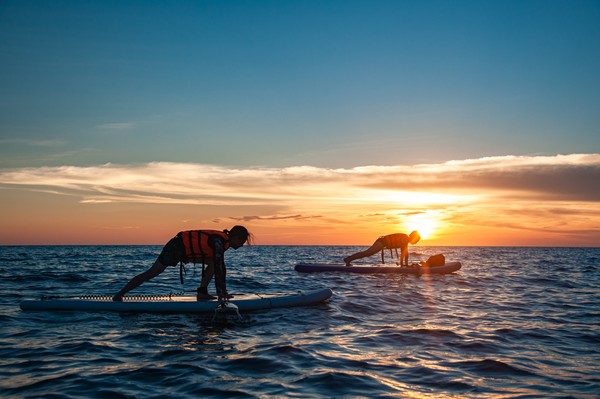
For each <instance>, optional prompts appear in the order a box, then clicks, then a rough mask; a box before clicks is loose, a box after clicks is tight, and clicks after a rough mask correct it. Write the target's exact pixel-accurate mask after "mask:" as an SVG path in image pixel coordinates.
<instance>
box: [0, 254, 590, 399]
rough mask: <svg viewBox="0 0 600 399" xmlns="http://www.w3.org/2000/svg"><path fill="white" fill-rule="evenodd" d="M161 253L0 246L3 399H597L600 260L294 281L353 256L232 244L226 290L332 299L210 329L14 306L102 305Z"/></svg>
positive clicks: (533, 259) (170, 317) (162, 282)
mask: <svg viewBox="0 0 600 399" xmlns="http://www.w3.org/2000/svg"><path fill="white" fill-rule="evenodd" d="M160 249H161V247H160V246H127V247H122V246H47V247H46V246H35V247H14V246H5V247H0V273H1V274H0V277H1V278H0V288H1V292H2V296H1V299H0V397H1V398H41V397H46V398H69V397H72V398H109V397H110V398H164V397H176V398H210V397H230V398H235V397H237V398H269V397H291V398H311V397H312V398H335V397H365V398H389V397H401V398H415V397H416V398H429V397H432V398H439V397H460V398H487V397H490V398H492V397H493V398H496V397H502V398H569V397H571V398H598V397H600V396H599V393H600V249H599V248H496V247H444V248H440V247H439V248H434V247H421V246H417V247H414V248H412V250H413V251H414V252H413V253H412V254H411V261H416V260H419V259H425V258H426V257H427V256H429V255H432V254H435V253H444V254H445V255H446V258H447V260H448V261H457V260H458V261H461V262H462V263H463V268H462V269H461V270H460V271H459V272H457V273H454V274H451V275H445V276H421V277H415V276H403V275H358V274H350V273H348V274H342V273H337V274H336V273H318V274H300V273H297V272H295V271H294V269H293V266H294V264H295V263H297V262H300V261H307V262H310V261H314V262H316V261H318V262H339V261H340V259H341V258H342V257H344V256H346V255H348V254H349V253H352V252H354V251H356V250H358V249H363V248H359V247H327V246H324V247H308V246H289V247H285V246H272V247H271V246H254V247H244V248H242V249H240V250H238V251H233V250H230V251H228V252H227V261H228V262H227V263H228V266H229V269H228V287H229V290H230V292H232V293H234V294H235V293H236V292H237V293H251V292H260V293H277V292H290V291H298V290H303V289H307V290H308V289H314V288H321V287H330V288H332V289H333V291H334V296H333V297H332V299H331V300H330V301H329V302H327V303H324V304H321V305H317V306H312V307H305V308H292V309H274V310H270V311H264V312H258V313H251V314H245V315H244V319H243V320H241V321H236V320H235V319H228V320H220V321H217V322H212V321H211V317H212V315H193V314H166V315H165V314H118V313H108V312H106V313H103V312H99V313H70V312H46V313H45V312H23V311H21V310H20V309H19V302H20V300H21V299H23V298H35V297H39V296H40V295H43V294H52V295H64V296H67V295H78V294H113V293H115V292H116V291H118V290H119V289H120V288H121V287H122V286H123V285H124V284H125V283H126V282H127V281H128V279H129V278H131V277H133V276H134V275H135V274H137V273H139V272H141V271H143V270H145V269H146V268H147V267H149V266H150V264H151V263H152V262H153V261H154V259H155V257H156V255H157V254H158V252H159V251H160ZM370 260H371V261H372V262H376V261H377V257H376V256H375V257H372V258H370ZM194 274H195V275H194ZM198 274H199V270H198V269H197V270H196V271H195V273H194V269H193V267H188V273H187V276H186V281H185V283H184V285H183V286H181V285H180V283H179V271H178V269H176V268H169V269H167V271H165V273H163V274H162V275H161V276H159V277H157V278H155V279H154V280H152V281H150V282H147V283H146V284H144V285H142V286H141V287H139V288H138V289H136V290H135V291H133V292H132V293H139V294H150V293H161V294H163V293H169V292H179V291H182V290H186V291H193V290H194V289H195V288H196V286H197V282H198V280H199V276H198ZM209 289H210V290H211V291H214V287H213V285H212V284H211V286H210V287H209Z"/></svg>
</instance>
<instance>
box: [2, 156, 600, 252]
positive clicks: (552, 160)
mask: <svg viewBox="0 0 600 399" xmlns="http://www.w3.org/2000/svg"><path fill="white" fill-rule="evenodd" d="M598 170H600V154H589V155H581V154H573V155H570V156H555V157H497V158H482V159H479V160H466V161H456V162H447V163H444V164H439V165H433V166H431V165H429V166H428V165H425V166H423V165H416V166H414V167H407V166H393V167H383V166H366V167H360V168H353V169H322V168H316V167H291V168H283V169H272V168H271V169H268V168H248V169H233V168H225V167H220V166H213V165H203V164H177V163H150V164H146V165H135V166H131V165H109V164H107V165H99V166H92V167H77V166H70V167H55V168H52V167H40V168H22V169H12V170H4V171H3V170H0V220H2V229H0V245H13V244H14V245H19V244H24V245H27V244H34V245H35V244H38V245H43V244H92V245H93V244H107V245H110V244H156V245H160V244H164V243H165V242H166V241H167V240H168V239H169V238H171V237H172V236H173V235H174V234H175V233H177V232H178V231H181V230H189V229H225V228H230V227H232V226H233V225H236V224H242V225H245V226H246V227H248V229H249V230H250V231H251V232H252V233H253V234H254V235H255V236H256V244H257V245H370V244H372V243H373V242H374V241H375V240H376V239H377V238H378V237H380V236H382V235H386V234H392V233H405V234H409V233H410V232H411V231H413V230H417V231H419V233H420V235H421V242H419V245H425V246H433V245H450V246H460V245H499V246H511V245H514V246H588V247H597V246H599V245H600V229H599V228H598V226H600V207H599V206H598V200H597V198H598V196H597V190H595V189H593V187H596V182H597V179H596V174H597V171H598ZM548 176H552V179H549V178H548ZM556 176H562V179H561V178H558V177H556Z"/></svg>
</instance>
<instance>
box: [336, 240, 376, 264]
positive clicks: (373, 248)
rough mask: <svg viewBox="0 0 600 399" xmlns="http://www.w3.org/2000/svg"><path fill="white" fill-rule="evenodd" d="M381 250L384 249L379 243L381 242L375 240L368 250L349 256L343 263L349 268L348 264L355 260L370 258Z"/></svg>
mask: <svg viewBox="0 0 600 399" xmlns="http://www.w3.org/2000/svg"><path fill="white" fill-rule="evenodd" d="M383 248H384V245H383V243H382V242H381V240H377V241H375V242H374V243H373V245H371V247H369V248H368V249H366V250H364V251H361V252H357V253H355V254H354V255H350V256H348V257H347V258H344V263H345V264H346V266H350V262H352V261H355V260H356V259H362V258H366V257H369V256H372V255H375V254H376V253H377V252H379V251H381V250H382V249H383Z"/></svg>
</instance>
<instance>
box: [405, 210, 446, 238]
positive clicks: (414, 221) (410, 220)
mask: <svg viewBox="0 0 600 399" xmlns="http://www.w3.org/2000/svg"><path fill="white" fill-rule="evenodd" d="M439 216H440V215H439V212H438V211H425V212H422V213H415V214H413V215H408V216H406V217H404V220H403V223H404V225H405V226H406V230H407V233H406V234H408V233H409V232H411V231H413V230H417V231H418V232H419V235H420V236H421V239H431V238H432V237H435V235H436V232H437V231H438V230H439V229H440V224H441V223H440V220H439Z"/></svg>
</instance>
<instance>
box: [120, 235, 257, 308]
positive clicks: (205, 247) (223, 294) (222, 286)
mask: <svg viewBox="0 0 600 399" xmlns="http://www.w3.org/2000/svg"><path fill="white" fill-rule="evenodd" d="M251 241H252V235H251V234H250V233H249V232H248V230H247V229H246V228H245V227H244V226H234V227H232V228H231V230H223V231H218V230H187V231H180V232H179V233H177V235H176V236H175V237H173V238H172V239H170V240H169V242H167V243H166V244H165V246H164V247H163V249H162V251H161V253H160V255H158V258H157V259H156V261H155V262H154V264H153V265H152V267H150V269H148V270H146V271H145V272H143V273H140V274H138V275H137V276H135V277H134V278H132V279H131V280H130V281H129V282H128V283H127V284H125V286H124V287H123V288H122V289H121V290H120V291H119V292H117V293H116V294H115V295H114V296H113V301H122V300H123V296H124V295H125V294H126V293H128V292H129V291H131V290H133V289H134V288H137V287H139V286H140V285H141V284H143V283H144V282H146V281H148V280H150V279H152V278H154V277H156V276H158V275H159V274H161V273H162V272H163V271H165V269H166V268H167V266H176V265H177V263H179V264H180V270H179V272H180V278H181V281H182V282H183V271H184V269H183V265H184V264H185V263H188V262H194V263H202V280H201V281H200V287H199V288H198V289H197V296H196V299H197V300H199V301H200V300H204V299H214V296H212V295H210V294H209V293H208V284H209V283H210V280H211V279H212V277H213V275H214V276H215V287H216V291H217V297H218V299H219V300H225V299H229V298H230V297H231V296H230V295H229V294H228V293H227V286H226V282H225V276H226V274H227V269H226V267H225V251H227V250H228V249H229V248H233V249H238V248H240V247H241V246H243V245H244V243H246V242H248V244H251Z"/></svg>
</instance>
